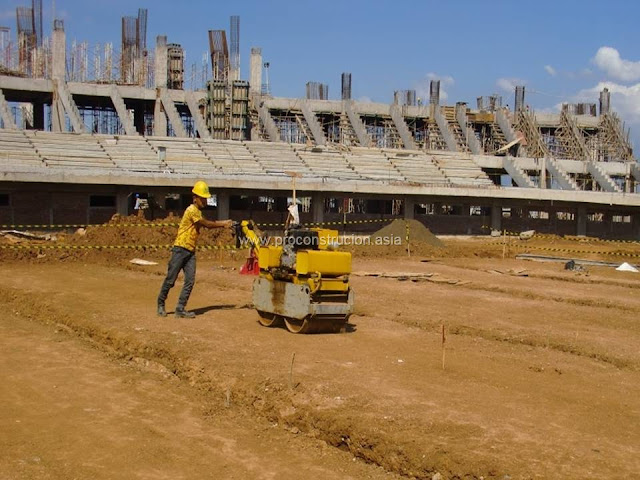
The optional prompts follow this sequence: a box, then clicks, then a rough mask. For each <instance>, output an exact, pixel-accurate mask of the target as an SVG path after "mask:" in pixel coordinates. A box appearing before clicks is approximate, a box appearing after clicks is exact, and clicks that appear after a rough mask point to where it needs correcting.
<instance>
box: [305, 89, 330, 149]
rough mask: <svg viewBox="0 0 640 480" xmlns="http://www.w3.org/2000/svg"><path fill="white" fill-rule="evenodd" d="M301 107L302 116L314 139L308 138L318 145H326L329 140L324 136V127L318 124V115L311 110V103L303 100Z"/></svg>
mask: <svg viewBox="0 0 640 480" xmlns="http://www.w3.org/2000/svg"><path fill="white" fill-rule="evenodd" d="M300 107H301V108H300V109H301V110H302V115H304V120H305V122H306V124H307V126H308V128H309V130H311V134H312V137H307V138H313V140H314V141H315V143H316V145H326V144H327V139H326V137H325V135H324V131H323V130H322V125H320V122H318V117H316V114H315V113H313V111H312V110H311V108H309V102H307V100H302V102H301V105H300Z"/></svg>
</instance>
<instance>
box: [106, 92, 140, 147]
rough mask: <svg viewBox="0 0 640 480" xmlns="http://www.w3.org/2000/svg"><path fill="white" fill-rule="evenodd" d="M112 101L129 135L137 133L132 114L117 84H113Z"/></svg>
mask: <svg viewBox="0 0 640 480" xmlns="http://www.w3.org/2000/svg"><path fill="white" fill-rule="evenodd" d="M111 103H113V106H114V108H115V109H116V113H117V114H118V118H119V119H120V123H121V124H122V128H124V133H125V134H127V135H137V133H138V132H136V129H135V127H134V125H133V122H132V121H131V116H130V115H129V112H128V111H127V106H126V105H125V103H124V99H123V98H122V95H120V91H119V90H118V86H117V85H115V84H114V85H111Z"/></svg>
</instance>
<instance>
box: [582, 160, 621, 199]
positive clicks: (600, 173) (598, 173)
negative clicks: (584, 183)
mask: <svg viewBox="0 0 640 480" xmlns="http://www.w3.org/2000/svg"><path fill="white" fill-rule="evenodd" d="M586 166H587V171H588V172H589V174H590V175H591V177H592V178H593V179H594V180H595V181H596V182H597V183H598V185H600V188H602V190H603V191H604V192H611V193H622V189H621V188H620V187H619V186H618V184H617V183H616V182H614V181H613V180H612V179H611V177H610V176H609V175H607V174H606V172H605V171H604V170H603V169H602V168H601V167H600V165H598V164H597V163H596V162H593V161H591V160H589V161H587V162H586Z"/></svg>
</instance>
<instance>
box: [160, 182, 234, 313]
mask: <svg viewBox="0 0 640 480" xmlns="http://www.w3.org/2000/svg"><path fill="white" fill-rule="evenodd" d="M191 193H193V204H192V205H189V207H188V208H187V209H186V210H185V212H184V215H183V216H182V220H181V221H180V226H179V227H178V235H177V236H176V241H175V242H174V243H173V248H172V249H171V259H170V260H169V267H168V269H167V277H166V278H165V279H164V282H163V283H162V288H161V289H160V294H159V295H158V316H160V317H166V316H167V312H166V310H165V308H164V302H165V300H166V299H167V295H168V294H169V290H171V288H173V285H174V284H175V283H176V279H177V278H178V273H180V270H183V271H184V285H183V287H182V291H181V292H180V298H179V299H178V305H177V306H176V312H175V315H176V317H178V318H194V317H195V316H196V314H195V313H194V312H189V311H187V310H186V309H185V307H186V306H187V301H188V300H189V295H191V290H192V289H193V284H194V283H195V279H196V241H197V239H198V234H199V233H200V229H201V228H202V227H204V228H224V227H230V226H231V225H232V223H233V222H232V221H231V220H223V221H218V222H212V221H210V220H207V219H205V218H204V217H203V216H202V209H203V208H204V207H205V206H206V205H207V198H210V197H211V194H210V193H209V187H208V186H207V184H206V183H205V182H203V181H199V182H196V184H195V185H194V186H193V189H192V190H191Z"/></svg>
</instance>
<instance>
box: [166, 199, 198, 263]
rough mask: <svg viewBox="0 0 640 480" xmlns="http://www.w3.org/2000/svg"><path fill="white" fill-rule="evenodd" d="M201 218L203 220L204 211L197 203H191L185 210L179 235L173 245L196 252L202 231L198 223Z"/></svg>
mask: <svg viewBox="0 0 640 480" xmlns="http://www.w3.org/2000/svg"><path fill="white" fill-rule="evenodd" d="M200 220H202V212H201V211H200V209H199V208H198V207H196V206H195V205H189V207H188V208H187V209H186V210H185V211H184V215H183V216H182V220H181V221H180V226H179V227H178V235H177V237H176V241H175V242H174V243H173V245H174V246H175V247H182V248H186V249H187V250H189V251H191V252H194V251H195V249H196V241H197V240H198V234H199V233H200V225H197V223H198V222H199V221H200Z"/></svg>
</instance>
